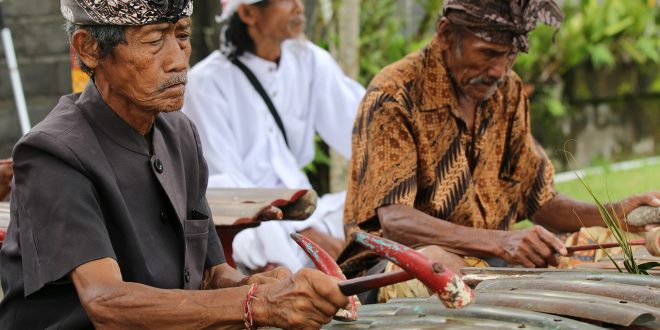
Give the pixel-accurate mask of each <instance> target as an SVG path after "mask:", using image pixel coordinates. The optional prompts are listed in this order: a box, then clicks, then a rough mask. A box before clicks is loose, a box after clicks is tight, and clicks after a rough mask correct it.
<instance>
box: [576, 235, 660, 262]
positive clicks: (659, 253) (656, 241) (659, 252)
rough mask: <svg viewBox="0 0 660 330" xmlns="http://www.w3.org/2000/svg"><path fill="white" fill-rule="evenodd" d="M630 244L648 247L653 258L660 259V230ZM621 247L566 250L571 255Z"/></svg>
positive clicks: (617, 245) (597, 245) (600, 246)
mask: <svg viewBox="0 0 660 330" xmlns="http://www.w3.org/2000/svg"><path fill="white" fill-rule="evenodd" d="M629 243H630V245H644V246H645V247H646V250H647V251H649V253H650V254H651V255H652V256H655V257H660V228H656V229H654V230H651V231H649V232H648V233H646V238H645V239H638V240H633V241H630V242H629ZM619 246H620V245H619V243H604V244H588V245H575V246H567V247H566V250H567V251H568V252H569V253H570V252H575V251H589V250H598V249H608V248H614V247H619Z"/></svg>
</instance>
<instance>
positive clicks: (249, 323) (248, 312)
mask: <svg viewBox="0 0 660 330" xmlns="http://www.w3.org/2000/svg"><path fill="white" fill-rule="evenodd" d="M255 292H257V284H256V283H254V284H252V286H251V287H250V290H249V291H248V293H247V296H246V297H245V304H243V311H244V312H245V314H244V315H243V320H244V322H245V330H254V329H256V327H255V326H254V320H253V319H252V309H251V307H252V300H253V299H254V298H255V295H254V294H255Z"/></svg>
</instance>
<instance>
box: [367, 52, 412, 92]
mask: <svg viewBox="0 0 660 330" xmlns="http://www.w3.org/2000/svg"><path fill="white" fill-rule="evenodd" d="M422 65H423V54H422V53H421V52H419V51H417V52H414V53H411V54H408V55H407V56H406V57H404V58H402V59H400V60H398V61H396V62H394V63H392V64H390V65H388V66H386V67H384V68H383V69H382V70H381V71H380V72H379V73H378V74H376V75H375V76H374V78H373V79H372V80H371V83H369V90H382V91H388V90H398V89H400V88H403V87H404V86H406V85H407V84H408V83H409V82H411V81H415V80H417V79H418V78H420V77H419V75H420V73H421V70H420V69H421V68H422Z"/></svg>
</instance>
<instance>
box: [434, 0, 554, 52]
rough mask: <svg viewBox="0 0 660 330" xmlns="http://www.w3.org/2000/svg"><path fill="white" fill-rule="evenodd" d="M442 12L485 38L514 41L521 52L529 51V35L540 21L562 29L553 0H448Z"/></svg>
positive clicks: (505, 42) (501, 41) (505, 41)
mask: <svg viewBox="0 0 660 330" xmlns="http://www.w3.org/2000/svg"><path fill="white" fill-rule="evenodd" d="M443 15H444V16H445V17H446V18H447V19H448V20H449V21H451V22H452V23H454V24H456V25H459V26H463V27H466V28H468V29H469V30H470V31H472V32H473V33H474V34H476V35H477V36H478V37H480V38H482V39H484V40H486V41H489V42H495V43H501V44H509V43H511V42H513V46H514V47H515V48H516V49H518V50H519V51H522V52H527V51H528V50H529V38H528V36H527V34H528V33H529V32H530V31H532V30H534V29H535V28H536V25H537V22H541V23H543V24H546V25H549V26H552V27H554V28H556V29H559V27H560V26H561V23H562V22H563V20H564V14H563V13H562V11H561V9H560V8H559V6H557V4H556V3H555V2H554V0H446V1H445V5H444V8H443ZM512 39H513V40H512Z"/></svg>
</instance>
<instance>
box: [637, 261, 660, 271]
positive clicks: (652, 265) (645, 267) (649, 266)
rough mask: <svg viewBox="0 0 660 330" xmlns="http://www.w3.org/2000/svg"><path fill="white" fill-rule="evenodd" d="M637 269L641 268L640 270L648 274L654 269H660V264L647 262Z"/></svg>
mask: <svg viewBox="0 0 660 330" xmlns="http://www.w3.org/2000/svg"><path fill="white" fill-rule="evenodd" d="M637 267H638V268H639V270H642V271H645V272H648V271H649V270H651V269H653V268H656V267H660V262H657V261H650V262H645V263H643V264H640V265H639V266H637Z"/></svg>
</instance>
